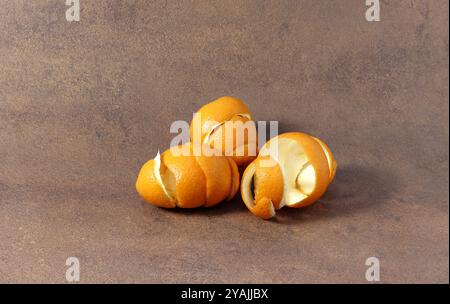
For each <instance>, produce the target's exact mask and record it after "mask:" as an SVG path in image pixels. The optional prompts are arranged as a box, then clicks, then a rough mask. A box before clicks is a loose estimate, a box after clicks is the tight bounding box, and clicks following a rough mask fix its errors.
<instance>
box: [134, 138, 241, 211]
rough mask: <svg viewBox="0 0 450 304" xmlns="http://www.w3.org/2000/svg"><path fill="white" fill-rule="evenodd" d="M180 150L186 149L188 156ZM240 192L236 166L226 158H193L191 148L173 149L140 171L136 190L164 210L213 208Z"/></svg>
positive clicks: (187, 146) (189, 145)
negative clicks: (179, 150) (179, 151)
mask: <svg viewBox="0 0 450 304" xmlns="http://www.w3.org/2000/svg"><path fill="white" fill-rule="evenodd" d="M177 148H187V150H188V151H190V152H189V153H188V154H187V155H186V154H180V153H178V151H177V150H176V149H177ZM238 189H239V171H238V167H237V165H236V163H235V162H234V161H233V160H232V159H231V158H229V157H225V156H194V154H193V153H192V145H191V144H186V145H183V146H177V147H173V148H171V149H168V150H166V151H165V152H164V153H162V154H159V153H158V155H157V156H156V157H155V158H154V159H152V160H150V161H148V162H147V163H145V164H144V165H143V167H142V168H141V170H140V172H139V175H138V178H137V181H136V190H137V192H138V193H139V195H140V196H141V197H142V198H143V199H144V200H145V201H147V202H148V203H150V204H153V205H155V206H158V207H162V208H175V207H181V208H197V207H211V206H214V205H217V204H218V203H220V202H222V201H224V200H230V199H232V198H233V197H234V196H235V195H236V193H237V191H238Z"/></svg>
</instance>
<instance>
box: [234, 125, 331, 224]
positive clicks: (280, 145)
mask: <svg viewBox="0 0 450 304" xmlns="http://www.w3.org/2000/svg"><path fill="white" fill-rule="evenodd" d="M336 168H337V164H336V161H335V159H334V157H333V154H332V153H331V150H330V149H329V147H328V146H327V145H326V144H325V143H324V142H323V141H322V140H320V139H318V138H316V137H313V136H310V135H308V134H304V133H296V132H292V133H285V134H281V135H279V136H277V137H275V138H272V139H271V140H269V141H268V142H267V143H266V144H265V145H264V146H263V147H262V148H261V150H260V152H259V155H258V157H257V159H256V160H254V161H253V162H252V163H251V164H250V165H248V166H247V168H246V170H245V171H244V174H243V176H242V181H241V196H242V199H243V201H244V203H245V205H246V206H247V208H248V209H249V210H250V211H251V212H252V213H253V214H255V215H256V216H259V217H261V218H263V219H270V218H272V217H274V216H275V210H277V209H280V208H282V207H283V206H288V207H292V208H301V207H305V206H308V205H310V204H312V203H314V202H315V201H317V200H318V199H319V198H320V197H321V196H322V195H323V194H324V193H325V191H326V189H327V187H328V185H329V184H330V183H331V182H332V180H333V178H334V176H335V174H336Z"/></svg>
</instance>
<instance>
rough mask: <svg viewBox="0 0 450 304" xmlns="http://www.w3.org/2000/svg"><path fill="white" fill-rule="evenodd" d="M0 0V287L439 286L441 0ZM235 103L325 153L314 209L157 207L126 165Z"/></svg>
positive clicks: (445, 214)
mask: <svg viewBox="0 0 450 304" xmlns="http://www.w3.org/2000/svg"><path fill="white" fill-rule="evenodd" d="M365 9H366V7H365V1H362V0H353V1H350V0H349V1H317V0H309V1H298V0H283V1H262V0H261V1H259V0H258V1H257V0H252V1H250V0H247V1H244V0H241V1H229V0H226V1H224V0H220V1H207V0H202V1H173V0H158V1H143V0H142V1H132V0H129V1H106V0H102V1H100V0H95V1H94V0H82V1H81V22H79V23H68V22H67V21H66V20H65V10H66V6H65V1H64V0H50V1H44V0H36V1H24V0H12V1H9V0H0V282H65V270H66V266H65V260H66V258H67V257H69V256H76V257H78V258H79V259H80V262H81V281H82V282H84V283H88V282H194V283H197V282H211V283H222V282H238V283H245V282H249V283H272V282H275V283H281V282H286V283H289V282H292V283H303V282H310V283H316V282H361V283H363V282H365V271H366V266H365V260H366V258H367V257H369V256H376V257H378V258H379V259H380V261H381V280H382V282H447V283H448V281H449V222H448V220H449V208H448V207H449V200H448V195H449V191H448V184H449V175H448V170H449V166H448V164H449V149H448V144H449V141H448V136H449V128H448V121H449V91H448V80H449V79H448V78H449V77H448V67H449V66H448V65H449V61H448V55H449V51H448V50H449V49H448V34H449V31H448V17H449V16H448V1H446V0H442V1H440V0H436V1H425V0H423V1H421V0H404V1H402V0H398V1H394V0H389V1H388V0H385V1H381V18H382V20H381V22H372V23H369V22H367V21H366V20H365V17H364V14H365ZM222 95H233V96H236V97H239V98H242V99H243V100H245V101H246V102H247V103H248V104H249V106H250V107H251V109H252V110H253V113H254V117H255V118H256V119H257V120H279V121H280V131H282V132H285V131H293V130H301V131H304V132H308V133H312V134H314V135H316V136H319V137H321V138H323V139H324V140H325V141H326V142H327V143H328V144H329V145H330V146H331V148H332V150H333V151H334V153H335V156H336V158H337V160H338V162H339V165H340V167H339V171H338V174H337V176H336V180H335V182H334V183H333V184H332V185H331V187H330V188H329V191H328V193H327V194H326V196H325V197H324V198H323V199H321V200H320V202H319V203H317V204H316V205H314V206H312V207H310V208H307V209H304V210H295V209H289V210H287V209H283V210H282V211H280V212H279V213H278V218H277V220H274V221H270V222H267V221H263V220H260V219H258V218H256V217H254V216H252V215H251V214H250V213H249V212H248V211H247V210H246V208H245V207H244V205H243V203H242V201H241V200H240V198H236V199H235V200H233V201H231V202H228V203H223V204H222V205H220V206H218V207H217V208H213V209H209V210H205V209H201V210H193V211H183V210H175V211H167V210H161V209H158V208H155V207H153V206H150V205H147V204H145V203H143V202H142V201H141V200H140V199H139V198H138V196H137V195H136V193H135V190H134V182H135V177H136V175H137V172H138V170H139V168H140V166H141V165H142V164H143V163H144V162H145V161H146V160H147V159H149V158H152V157H153V156H154V155H155V154H156V152H157V150H158V149H165V148H167V147H168V145H169V142H170V140H171V138H172V137H173V135H171V134H170V133H169V126H170V124H171V122H172V121H174V120H179V119H183V120H188V121H189V120H190V118H191V114H192V112H193V111H195V110H196V109H197V108H199V107H200V106H201V105H202V104H203V103H205V102H207V101H210V100H212V99H215V98H217V97H220V96H222Z"/></svg>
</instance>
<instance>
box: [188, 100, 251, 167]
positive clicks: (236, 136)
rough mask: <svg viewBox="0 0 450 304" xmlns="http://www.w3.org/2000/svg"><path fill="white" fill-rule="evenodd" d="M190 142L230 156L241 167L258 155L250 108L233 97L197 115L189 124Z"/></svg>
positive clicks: (209, 104)
mask: <svg viewBox="0 0 450 304" xmlns="http://www.w3.org/2000/svg"><path fill="white" fill-rule="evenodd" d="M190 135H191V141H193V142H194V143H195V142H196V141H201V144H203V145H208V146H209V147H211V148H213V149H215V150H217V151H218V152H220V155H225V156H229V157H231V158H232V159H233V160H234V161H235V162H236V164H237V165H238V166H239V167H242V166H246V165H247V164H249V163H250V162H251V161H253V160H254V159H255V158H256V156H257V153H258V151H257V150H258V140H257V137H258V136H257V131H256V126H255V123H254V122H253V121H252V117H251V114H250V110H249V108H248V107H247V105H246V104H245V103H244V102H243V101H241V100H239V99H237V98H234V97H229V96H225V97H221V98H219V99H217V100H214V101H212V102H210V103H208V104H206V105H204V106H202V107H201V108H200V109H199V110H198V111H197V112H196V113H195V114H194V117H193V119H192V122H191V125H190Z"/></svg>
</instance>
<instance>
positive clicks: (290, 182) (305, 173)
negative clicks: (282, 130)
mask: <svg viewBox="0 0 450 304" xmlns="http://www.w3.org/2000/svg"><path fill="white" fill-rule="evenodd" d="M269 145H272V147H271V148H270V146H269ZM269 145H268V144H266V145H264V146H263V147H262V148H261V151H260V153H259V155H260V156H270V157H271V158H272V159H274V160H275V161H276V162H277V163H278V165H279V166H280V168H281V173H282V175H283V184H284V191H283V198H282V200H281V204H280V207H282V206H284V205H288V206H290V205H294V204H297V203H299V202H301V201H303V200H304V199H305V198H307V197H308V196H309V195H310V194H311V193H312V192H313V191H314V188H315V186H316V172H315V170H314V167H313V166H312V165H311V164H310V163H309V159H308V158H307V156H306V154H305V151H304V149H303V147H302V146H301V145H299V144H298V143H297V141H295V140H292V139H288V138H275V139H273V140H271V141H270V142H269Z"/></svg>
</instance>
